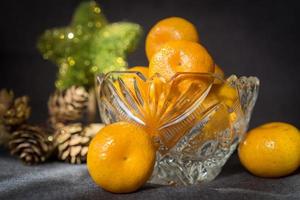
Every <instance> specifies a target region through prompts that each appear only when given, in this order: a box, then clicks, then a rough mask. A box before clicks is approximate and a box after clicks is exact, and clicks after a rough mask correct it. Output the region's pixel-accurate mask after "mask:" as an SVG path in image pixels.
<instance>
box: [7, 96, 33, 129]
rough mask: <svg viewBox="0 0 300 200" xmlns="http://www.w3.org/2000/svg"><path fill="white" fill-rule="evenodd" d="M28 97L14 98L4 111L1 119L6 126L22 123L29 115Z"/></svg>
mask: <svg viewBox="0 0 300 200" xmlns="http://www.w3.org/2000/svg"><path fill="white" fill-rule="evenodd" d="M28 102H29V97H28V96H22V97H19V98H16V99H15V100H14V103H13V104H12V105H11V106H10V107H9V109H8V110H6V112H5V113H4V115H3V117H2V120H3V123H4V124H5V125H6V126H17V125H21V124H22V123H24V122H25V121H26V120H27V119H28V118H29V116H30V110H31V108H30V107H29V105H28Z"/></svg>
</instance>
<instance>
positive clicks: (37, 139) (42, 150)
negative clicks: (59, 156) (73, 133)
mask: <svg viewBox="0 0 300 200" xmlns="http://www.w3.org/2000/svg"><path fill="white" fill-rule="evenodd" d="M52 140H53V138H52V137H51V136H49V135H48V134H47V133H46V132H45V131H44V130H43V129H42V128H41V127H38V126H31V125H22V126H21V127H20V128H19V129H17V130H16V131H14V132H13V133H12V139H11V140H10V142H9V148H10V152H11V154H12V155H16V156H19V158H20V159H21V160H22V161H23V162H24V163H26V164H36V163H40V162H44V161H45V160H46V159H47V158H48V157H49V156H50V155H51V153H52V151H53V141H52Z"/></svg>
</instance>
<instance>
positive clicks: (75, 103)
mask: <svg viewBox="0 0 300 200" xmlns="http://www.w3.org/2000/svg"><path fill="white" fill-rule="evenodd" d="M87 102H88V92H87V91H86V90H85V89H84V88H83V87H76V86H72V87H70V88H69V89H67V90H65V91H56V92H55V93H54V94H53V95H51V96H50V98H49V101H48V110H49V114H50V122H51V124H52V126H53V127H54V128H60V127H61V126H63V123H66V122H70V121H76V120H79V119H80V118H81V117H82V115H83V113H84V111H85V109H86V106H87Z"/></svg>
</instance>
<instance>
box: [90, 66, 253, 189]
mask: <svg viewBox="0 0 300 200" xmlns="http://www.w3.org/2000/svg"><path fill="white" fill-rule="evenodd" d="M258 87H259V80H258V79H257V78H255V77H240V78H237V77H236V76H235V75H232V76H230V77H229V78H228V79H227V80H223V79H222V78H219V77H218V76H217V75H215V74H204V73H177V74H176V75H175V76H173V77H172V78H171V79H170V80H165V79H164V78H163V77H162V76H160V75H159V74H156V75H155V76H153V77H151V78H148V79H147V78H146V77H144V76H143V74H141V73H140V72H133V71H123V72H117V71H115V72H110V73H107V74H100V75H98V76H97V81H96V95H97V99H98V106H99V110H100V116H101V118H102V120H103V122H104V123H106V124H110V123H114V122H117V121H128V122H131V123H134V124H136V125H138V126H142V127H144V128H145V130H146V131H147V132H148V133H149V134H151V136H152V138H153V142H154V144H155V145H156V147H157V150H158V151H157V159H156V164H155V168H154V172H153V175H152V177H151V179H150V180H149V182H151V183H156V184H176V185H189V184H199V183H202V182H207V181H210V180H212V179H214V178H215V177H216V176H217V175H218V174H219V173H220V171H221V169H222V166H223V165H224V164H225V162H226V161H227V159H228V158H229V156H230V155H231V154H232V152H233V151H234V150H235V149H236V146H237V144H238V143H239V141H240V140H241V138H243V136H244V134H245V132H246V130H247V126H248V123H249V120H250V115H251V112H252V109H253V107H254V104H255V101H256V98H257V95H258Z"/></svg>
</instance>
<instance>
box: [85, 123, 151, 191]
mask: <svg viewBox="0 0 300 200" xmlns="http://www.w3.org/2000/svg"><path fill="white" fill-rule="evenodd" d="M155 154H156V151H155V148H154V146H153V144H152V140H151V137H150V135H149V134H148V133H146V132H145V131H144V129H142V128H140V127H138V126H136V125H133V124H130V123H128V122H117V123H114V124H110V125H108V126H106V127H104V128H102V129H101V130H100V131H99V133H98V134H97V135H96V136H95V137H94V138H93V140H92V141H91V143H90V146H89V150H88V155H87V167H88V171H89V173H90V175H91V177H92V179H93V180H94V182H95V183H96V184H97V185H99V186H101V187H102V188H103V189H105V190H107V191H110V192H114V193H128V192H133V191H135V190H137V189H138V188H140V187H141V186H142V185H143V184H144V183H145V182H146V181H147V180H148V179H149V177H150V176H151V174H152V171H153V167H154V163H155Z"/></svg>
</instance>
